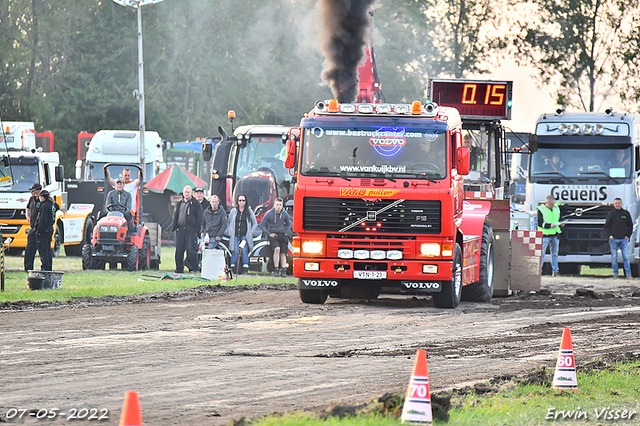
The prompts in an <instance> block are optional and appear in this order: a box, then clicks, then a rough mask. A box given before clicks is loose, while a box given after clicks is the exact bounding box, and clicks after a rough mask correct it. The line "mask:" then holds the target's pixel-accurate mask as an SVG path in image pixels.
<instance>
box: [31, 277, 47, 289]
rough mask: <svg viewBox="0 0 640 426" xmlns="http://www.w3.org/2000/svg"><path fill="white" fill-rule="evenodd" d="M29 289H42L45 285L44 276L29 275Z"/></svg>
mask: <svg viewBox="0 0 640 426" xmlns="http://www.w3.org/2000/svg"><path fill="white" fill-rule="evenodd" d="M27 282H28V283H29V290H42V286H44V277H27Z"/></svg>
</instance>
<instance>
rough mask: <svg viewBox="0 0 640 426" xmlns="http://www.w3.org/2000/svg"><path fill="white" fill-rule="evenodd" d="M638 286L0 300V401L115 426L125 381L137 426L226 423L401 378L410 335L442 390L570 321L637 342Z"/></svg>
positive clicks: (580, 283)
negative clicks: (444, 303) (95, 412)
mask: <svg viewBox="0 0 640 426" xmlns="http://www.w3.org/2000/svg"><path fill="white" fill-rule="evenodd" d="M628 284H634V285H633V286H628ZM635 284H636V281H635V280H633V281H630V282H629V281H624V280H614V279H612V278H595V277H590V278H589V277H587V278H585V277H579V278H543V290H546V291H542V292H541V293H540V294H536V295H527V296H524V295H522V296H519V297H510V298H504V299H494V300H493V301H492V302H491V303H488V304H472V303H462V304H461V305H460V306H459V307H458V308H457V309H455V310H441V309H436V308H434V307H433V303H432V301H431V300H430V298H428V297H424V298H407V297H399V298H396V297H381V298H380V299H378V300H374V301H349V300H341V299H329V301H328V302H327V304H325V305H320V306H314V305H303V304H302V303H300V301H299V299H298V294H297V291H295V290H292V289H291V288H292V287H291V286H286V285H283V286H272V287H270V288H269V287H266V288H260V289H258V290H255V289H250V290H247V289H244V290H228V289H226V290H225V289H220V288H216V287H202V288H199V289H196V290H190V291H184V292H179V293H175V294H170V295H167V294H157V295H147V296H144V297H131V298H103V299H100V300H78V301H74V302H73V303H68V304H45V305H28V304H26V305H25V304H4V305H0V323H1V324H2V330H3V333H2V351H1V354H0V371H2V380H1V381H0V415H2V420H4V416H5V413H6V412H7V409H8V408H9V407H17V408H26V409H36V410H37V409H41V408H46V409H51V408H54V407H58V408H60V409H61V412H69V410H70V409H72V408H75V409H80V408H83V407H84V408H97V409H101V408H107V409H109V420H108V421H107V422H100V424H109V425H117V424H118V420H119V416H120V411H121V408H122V402H123V398H124V394H125V392H126V391H127V390H136V391H138V392H139V394H140V400H141V405H142V412H143V420H144V422H145V424H149V425H227V424H229V423H230V422H231V420H233V419H239V418H241V417H243V416H247V417H256V416H259V415H262V414H267V413H271V412H274V411H278V412H284V411H289V410H293V409H296V408H317V407H322V406H327V405H329V404H331V403H337V402H342V403H361V402H366V401H369V400H370V399H371V398H374V397H378V396H381V395H382V394H384V393H385V392H388V391H395V392H403V391H404V390H405V387H406V385H407V381H408V378H409V375H410V373H411V368H412V366H413V355H414V353H415V350H416V349H426V350H427V353H428V356H429V377H430V380H431V389H432V392H438V391H441V390H444V389H448V388H452V387H462V386H464V385H467V384H472V383H474V382H477V381H480V380H487V379H490V378H492V377H495V376H501V375H511V374H522V373H525V372H529V371H532V370H534V369H536V368H537V367H539V366H540V365H543V364H546V365H552V364H554V363H555V358H556V356H557V351H558V346H559V343H560V336H561V333H562V328H563V327H567V326H568V327H571V332H572V335H573V345H574V351H575V354H576V362H577V363H578V364H580V363H584V362H586V361H589V360H591V359H592V358H594V357H596V356H605V355H606V356H608V358H611V357H614V358H615V357H616V356H624V354H627V355H629V353H633V354H634V355H635V356H637V355H638V354H640V342H639V340H638V328H639V327H640V288H637V287H636V286H635ZM638 286H639V287H640V285H638ZM577 289H578V290H580V291H581V293H580V294H584V295H583V296H576V290H577ZM594 291H595V293H594ZM632 294H633V295H634V296H633V297H632ZM16 423H18V424H22V423H24V424H61V425H67V424H78V422H77V421H75V422H74V421H70V420H65V419H62V418H60V417H59V418H57V419H56V420H55V421H54V422H51V423H49V422H47V421H42V420H39V421H38V420H36V419H34V418H29V419H26V420H23V421H19V422H16Z"/></svg>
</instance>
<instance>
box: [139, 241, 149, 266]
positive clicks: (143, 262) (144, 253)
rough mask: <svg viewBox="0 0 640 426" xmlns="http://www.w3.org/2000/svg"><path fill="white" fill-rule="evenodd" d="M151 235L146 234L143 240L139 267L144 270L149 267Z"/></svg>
mask: <svg viewBox="0 0 640 426" xmlns="http://www.w3.org/2000/svg"><path fill="white" fill-rule="evenodd" d="M149 254H150V252H149V235H145V236H144V240H143V242H142V249H140V261H139V262H138V269H139V270H141V271H144V270H145V269H147V268H149Z"/></svg>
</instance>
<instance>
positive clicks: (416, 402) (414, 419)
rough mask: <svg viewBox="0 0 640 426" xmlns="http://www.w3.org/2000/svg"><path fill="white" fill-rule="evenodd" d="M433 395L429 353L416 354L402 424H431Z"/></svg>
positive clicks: (419, 352)
mask: <svg viewBox="0 0 640 426" xmlns="http://www.w3.org/2000/svg"><path fill="white" fill-rule="evenodd" d="M431 421H432V413H431V393H430V392H429V372H428V370H427V353H426V352H425V351H423V350H418V351H417V352H416V361H415V363H414V364H413V372H412V373H411V378H410V379H409V387H408V388H407V396H406V397H405V399H404V406H403V407H402V416H401V417H400V422H401V423H405V422H407V423H409V424H422V423H431Z"/></svg>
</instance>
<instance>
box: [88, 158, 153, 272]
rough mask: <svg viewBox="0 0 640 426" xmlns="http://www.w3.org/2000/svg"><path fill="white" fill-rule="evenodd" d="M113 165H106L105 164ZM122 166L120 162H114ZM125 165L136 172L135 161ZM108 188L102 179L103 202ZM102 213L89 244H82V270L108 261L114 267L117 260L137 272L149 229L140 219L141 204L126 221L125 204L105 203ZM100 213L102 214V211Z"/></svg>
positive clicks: (144, 262)
mask: <svg viewBox="0 0 640 426" xmlns="http://www.w3.org/2000/svg"><path fill="white" fill-rule="evenodd" d="M112 165H116V164H113V163H108V164H106V167H109V166H112ZM117 166H120V167H122V166H123V165H122V164H117ZM125 166H127V167H131V168H135V169H138V171H140V166H138V165H137V164H127V165H125ZM107 187H108V185H107V182H106V180H105V184H104V192H105V205H106V200H107V194H108V191H107V190H106V188H107ZM138 191H139V192H140V194H139V197H138V198H139V200H142V193H141V191H142V188H138ZM105 210H106V212H104V213H106V214H105V215H104V216H103V215H99V216H100V217H101V218H100V220H98V223H97V225H96V226H95V227H94V229H93V238H92V239H91V244H85V245H84V246H83V247H82V269H83V270H87V269H104V268H105V265H106V264H107V263H108V264H109V269H117V267H118V263H120V264H122V269H126V270H128V271H131V272H133V271H137V270H143V269H147V268H148V267H149V260H150V255H151V252H150V250H149V229H148V228H147V227H146V226H145V225H144V224H143V223H142V222H141V221H140V215H141V213H142V203H140V206H139V208H138V213H137V214H136V215H135V216H134V217H133V223H127V220H126V219H125V216H124V213H125V212H124V210H125V207H123V206H120V205H118V204H109V205H106V207H105ZM104 213H103V214H104Z"/></svg>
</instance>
